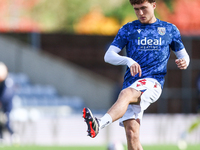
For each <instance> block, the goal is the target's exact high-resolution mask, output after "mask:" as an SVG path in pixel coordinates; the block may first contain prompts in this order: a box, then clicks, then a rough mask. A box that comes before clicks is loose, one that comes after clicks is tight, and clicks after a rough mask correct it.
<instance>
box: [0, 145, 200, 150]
mask: <svg viewBox="0 0 200 150" xmlns="http://www.w3.org/2000/svg"><path fill="white" fill-rule="evenodd" d="M143 148H144V150H179V148H178V147H177V146H176V145H155V146H143ZM0 150H107V148H106V146H84V147H81V146H77V147H75V146H73V147H64V146H63V147H62V146H0ZM125 150H127V148H125ZM186 150H200V145H188V147H187V149H186Z"/></svg>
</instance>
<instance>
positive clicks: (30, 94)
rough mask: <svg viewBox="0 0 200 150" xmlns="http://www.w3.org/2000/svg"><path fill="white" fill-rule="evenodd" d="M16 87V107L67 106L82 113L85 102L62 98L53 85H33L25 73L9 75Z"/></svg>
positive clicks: (73, 97)
mask: <svg viewBox="0 0 200 150" xmlns="http://www.w3.org/2000/svg"><path fill="white" fill-rule="evenodd" d="M9 77H10V78H11V79H13V82H14V85H15V96H14V98H13V104H14V107H24V108H26V107H29V108H30V107H37V108H39V107H61V106H67V107H69V108H70V109H71V110H73V111H72V112H73V113H76V112H80V111H81V110H82V108H83V105H84V103H83V100H82V98H80V97H78V96H60V95H59V94H58V92H57V90H56V88H55V87H54V86H52V85H42V84H32V83H31V82H30V79H29V77H28V76H27V75H26V74H24V73H9Z"/></svg>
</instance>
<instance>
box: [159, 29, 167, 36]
mask: <svg viewBox="0 0 200 150" xmlns="http://www.w3.org/2000/svg"><path fill="white" fill-rule="evenodd" d="M158 33H159V34H160V35H165V33H166V28H165V27H158Z"/></svg>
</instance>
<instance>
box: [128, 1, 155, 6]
mask: <svg viewBox="0 0 200 150" xmlns="http://www.w3.org/2000/svg"><path fill="white" fill-rule="evenodd" d="M129 1H130V3H131V5H135V4H142V3H144V2H145V1H147V2H149V3H154V2H156V0H129Z"/></svg>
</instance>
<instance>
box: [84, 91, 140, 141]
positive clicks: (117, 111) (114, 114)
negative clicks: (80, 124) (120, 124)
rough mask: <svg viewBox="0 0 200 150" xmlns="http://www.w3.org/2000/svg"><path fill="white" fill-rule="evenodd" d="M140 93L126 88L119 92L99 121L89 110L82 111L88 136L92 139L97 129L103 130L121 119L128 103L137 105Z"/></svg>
mask: <svg viewBox="0 0 200 150" xmlns="http://www.w3.org/2000/svg"><path fill="white" fill-rule="evenodd" d="M140 96H141V92H140V91H137V90H135V89H133V88H127V89H124V90H122V91H121V92H120V94H119V97H118V99H117V101H116V102H115V103H114V104H113V106H112V107H111V108H110V109H109V110H108V112H107V113H106V114H105V115H104V116H103V117H102V118H100V119H96V118H95V117H94V116H93V114H92V112H91V111H90V109H89V108H84V109H83V118H84V119H85V122H86V123H87V126H88V135H89V136H90V137H92V138H94V137H95V136H96V135H97V134H98V132H99V129H102V128H104V127H105V126H107V125H109V124H110V123H112V122H114V121H116V120H118V119H119V118H121V117H122V116H123V115H124V114H125V112H126V110H127V107H128V105H129V104H130V103H134V104H137V103H138V104H139V101H140V98H139V97H140Z"/></svg>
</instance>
